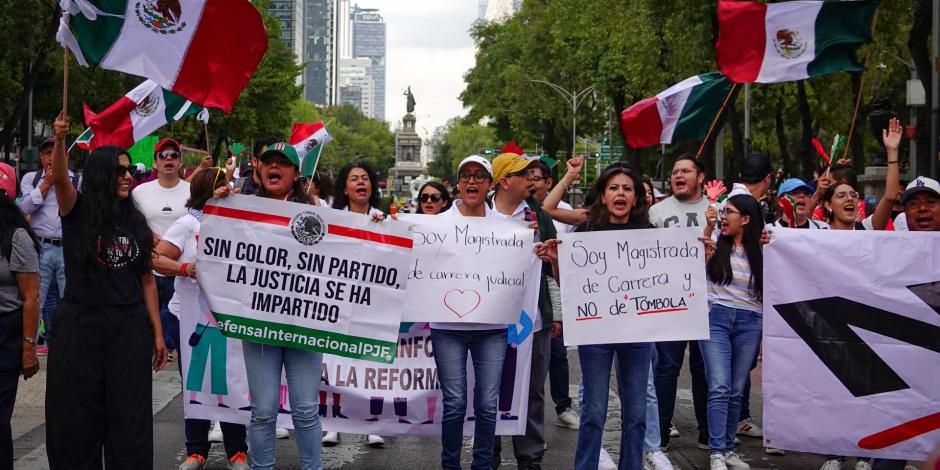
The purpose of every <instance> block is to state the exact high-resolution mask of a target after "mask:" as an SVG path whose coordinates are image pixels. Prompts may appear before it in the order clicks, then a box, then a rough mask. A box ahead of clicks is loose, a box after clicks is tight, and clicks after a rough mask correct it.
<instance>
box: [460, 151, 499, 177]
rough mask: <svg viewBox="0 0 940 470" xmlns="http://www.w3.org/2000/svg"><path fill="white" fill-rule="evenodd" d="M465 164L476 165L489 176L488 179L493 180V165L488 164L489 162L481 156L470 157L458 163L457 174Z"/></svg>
mask: <svg viewBox="0 0 940 470" xmlns="http://www.w3.org/2000/svg"><path fill="white" fill-rule="evenodd" d="M467 163H478V164H480V165H482V166H483V168H485V169H486V172H487V173H489V174H490V178H493V165H491V164H490V161H489V160H487V159H486V158H484V157H483V156H481V155H470V156H469V157H467V158H464V159H463V160H461V161H460V165H457V173H460V170H461V169H462V168H463V167H464V165H466V164H467Z"/></svg>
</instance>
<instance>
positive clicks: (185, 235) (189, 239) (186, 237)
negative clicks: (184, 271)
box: [163, 214, 202, 317]
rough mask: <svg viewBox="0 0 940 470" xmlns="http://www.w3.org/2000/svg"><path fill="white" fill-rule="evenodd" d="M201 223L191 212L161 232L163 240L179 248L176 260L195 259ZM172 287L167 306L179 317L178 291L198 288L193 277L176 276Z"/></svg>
mask: <svg viewBox="0 0 940 470" xmlns="http://www.w3.org/2000/svg"><path fill="white" fill-rule="evenodd" d="M201 225H202V224H201V222H199V219H197V218H195V217H193V215H192V214H186V215H184V216H182V217H180V218H179V219H177V220H176V222H173V225H171V226H170V228H168V229H167V230H166V233H164V234H163V240H164V241H166V242H167V243H169V244H171V245H173V246H175V247H176V248H179V250H180V257H179V258H178V259H177V261H179V262H180V263H192V262H194V261H196V244H197V243H198V241H199V227H200V226H201ZM173 288H174V289H175V292H174V293H173V298H172V299H170V303H169V304H168V305H167V308H169V310H170V313H172V314H173V315H175V316H176V317H179V316H180V300H179V299H180V297H179V295H180V291H181V290H182V289H199V284H197V283H196V279H194V278H190V277H183V276H176V280H175V281H174V283H173Z"/></svg>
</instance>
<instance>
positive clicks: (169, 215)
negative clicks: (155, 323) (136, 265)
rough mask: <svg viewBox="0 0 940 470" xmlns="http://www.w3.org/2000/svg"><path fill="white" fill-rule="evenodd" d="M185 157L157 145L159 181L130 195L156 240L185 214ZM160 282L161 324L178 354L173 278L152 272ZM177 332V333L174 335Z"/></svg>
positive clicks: (165, 142)
mask: <svg viewBox="0 0 940 470" xmlns="http://www.w3.org/2000/svg"><path fill="white" fill-rule="evenodd" d="M181 166H182V154H181V153H180V144H179V142H177V141H175V140H173V139H171V138H169V137H164V138H163V139H161V140H160V141H159V142H157V146H156V151H155V152H154V155H153V168H154V169H155V170H156V173H157V179H155V180H153V181H150V182H147V183H143V184H141V185H140V186H137V187H136V188H134V190H133V191H131V196H132V197H133V198H134V203H135V204H137V207H138V208H139V209H140V211H141V212H142V213H143V214H144V217H146V218H147V224H148V225H149V226H150V230H151V231H152V232H153V234H154V237H155V238H157V239H159V238H161V237H163V233H164V232H166V230H167V229H168V228H170V225H173V222H175V221H176V219H178V218H180V217H182V216H183V215H184V214H186V201H187V200H188V199H189V183H188V182H186V181H183V179H182V178H180V167H181ZM153 275H154V277H155V278H156V281H157V291H158V293H159V297H160V322H161V323H162V324H163V340H164V341H165V342H166V346H167V349H168V350H170V351H172V350H174V349H176V350H178V349H179V345H178V344H175V341H174V340H173V338H174V337H176V336H178V334H179V333H178V331H179V319H178V318H176V317H175V316H174V315H173V314H172V313H170V309H169V308H168V306H167V305H168V304H169V302H170V299H172V298H173V291H174V288H173V278H172V277H165V276H162V275H160V274H159V273H157V272H156V271H154V272H153ZM174 332H177V333H176V334H175V335H174Z"/></svg>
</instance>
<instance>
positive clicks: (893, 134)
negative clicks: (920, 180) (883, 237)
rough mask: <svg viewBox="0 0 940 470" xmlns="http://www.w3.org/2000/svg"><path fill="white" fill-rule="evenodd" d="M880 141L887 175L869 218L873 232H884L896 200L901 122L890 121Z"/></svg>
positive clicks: (898, 180)
mask: <svg viewBox="0 0 940 470" xmlns="http://www.w3.org/2000/svg"><path fill="white" fill-rule="evenodd" d="M881 139H882V141H883V142H884V144H885V150H886V152H887V154H888V155H887V156H888V158H887V160H888V174H887V175H886V176H885V194H884V196H882V197H881V201H879V202H878V207H876V208H875V212H874V213H873V214H872V216H871V225H872V227H873V228H874V229H875V230H884V229H885V227H886V226H887V225H888V220H889V219H890V218H891V210H892V209H893V208H894V204H895V203H896V202H897V200H898V187H899V186H900V185H901V182H900V178H901V169H900V168H899V167H900V163H898V147H900V145H901V122H900V121H898V120H897V119H892V120H891V121H890V122H889V123H888V128H887V129H885V130H883V131H882V135H881Z"/></svg>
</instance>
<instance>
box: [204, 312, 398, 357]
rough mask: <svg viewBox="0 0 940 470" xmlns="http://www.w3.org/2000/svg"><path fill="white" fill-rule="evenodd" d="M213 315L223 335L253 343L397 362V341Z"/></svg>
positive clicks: (216, 313) (214, 313) (233, 316)
mask: <svg viewBox="0 0 940 470" xmlns="http://www.w3.org/2000/svg"><path fill="white" fill-rule="evenodd" d="M212 314H213V315H214V316H215V319H216V320H217V321H218V322H219V331H221V332H222V334H223V335H225V336H228V337H229V338H236V339H241V340H244V341H251V342H253V343H261V344H269V345H272V346H283V347H288V348H297V349H305V350H307V351H316V352H322V353H327V354H332V355H334V356H342V357H349V358H352V359H362V360H365V361H371V362H380V363H383V364H391V363H392V362H393V361H394V360H395V351H396V349H397V347H398V343H397V342H396V341H381V340H377V339H371V338H361V337H358V336H351V335H344V334H342V333H331V332H328V331H321V330H314V329H312V328H304V327H302V326H297V325H285V324H283V323H272V322H266V321H263V320H256V319H253V318H245V317H239V316H236V315H226V314H222V313H218V312H212Z"/></svg>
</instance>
